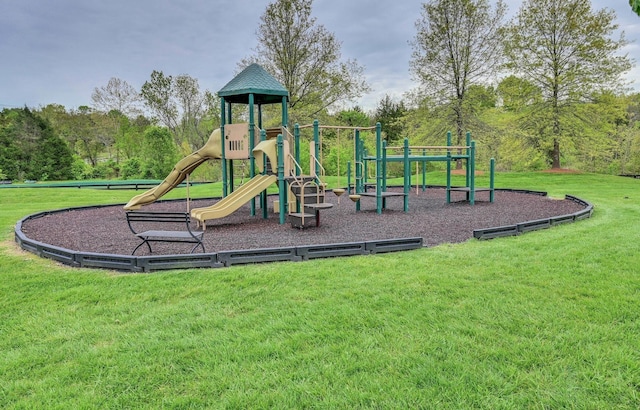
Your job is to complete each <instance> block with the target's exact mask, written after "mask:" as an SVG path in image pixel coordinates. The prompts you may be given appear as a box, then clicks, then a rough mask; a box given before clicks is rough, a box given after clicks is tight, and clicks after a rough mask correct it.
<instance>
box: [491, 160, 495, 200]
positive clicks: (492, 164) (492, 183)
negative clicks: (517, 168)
mask: <svg viewBox="0 0 640 410" xmlns="http://www.w3.org/2000/svg"><path fill="white" fill-rule="evenodd" d="M495 172H496V159H495V158H491V161H490V162H489V189H490V191H489V202H493V199H494V197H493V191H494V182H495Z"/></svg>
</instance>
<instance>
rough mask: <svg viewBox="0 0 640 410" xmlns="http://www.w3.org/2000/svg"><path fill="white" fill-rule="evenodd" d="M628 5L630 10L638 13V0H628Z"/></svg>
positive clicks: (639, 3)
mask: <svg viewBox="0 0 640 410" xmlns="http://www.w3.org/2000/svg"><path fill="white" fill-rule="evenodd" d="M629 5H630V6H631V10H633V11H634V12H635V13H636V14H638V15H640V0H629Z"/></svg>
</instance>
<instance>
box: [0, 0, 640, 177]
mask: <svg viewBox="0 0 640 410" xmlns="http://www.w3.org/2000/svg"><path fill="white" fill-rule="evenodd" d="M312 6H313V0H275V1H273V2H272V3H270V4H269V5H268V6H267V7H266V9H265V12H264V14H263V15H262V17H261V22H260V25H259V26H258V28H257V31H256V39H257V43H258V45H257V47H256V48H255V49H254V50H253V55H250V56H248V57H246V58H244V59H242V60H241V61H240V62H239V63H238V65H237V69H238V71H240V70H241V69H243V68H244V67H246V66H248V65H249V64H251V63H254V62H257V63H259V64H261V65H262V66H263V67H264V68H265V69H266V70H267V71H268V72H270V73H271V74H272V75H273V76H274V77H275V78H276V79H278V80H279V81H280V82H281V83H282V84H283V85H284V86H285V87H286V88H287V89H288V90H289V92H290V101H289V114H290V115H289V117H290V121H291V124H288V125H289V126H292V124H294V123H300V124H307V123H310V122H311V121H313V119H319V120H320V121H321V122H322V123H323V124H332V125H351V126H369V125H373V124H375V123H376V122H380V123H381V124H382V129H383V132H384V135H385V138H386V139H387V140H388V142H389V143H390V144H393V143H395V142H398V141H400V140H402V139H403V138H409V140H410V143H411V144H413V145H442V143H443V142H444V138H445V134H446V132H447V131H449V130H451V131H452V132H453V134H454V135H455V136H456V137H457V139H458V143H461V142H462V140H463V136H464V134H465V133H466V132H467V131H471V132H472V133H473V135H474V139H476V140H477V141H478V147H479V151H478V154H479V156H480V160H481V161H480V164H479V166H482V160H484V159H487V160H488V158H489V157H495V158H496V159H497V163H498V167H499V169H501V170H514V171H521V170H540V169H546V168H549V167H552V168H560V167H570V168H576V169H580V170H584V171H589V172H602V173H615V174H640V126H639V124H640V123H639V122H638V121H639V118H638V115H639V113H640V95H639V94H637V93H629V90H627V89H626V88H625V87H626V86H627V84H626V83H625V81H624V80H623V74H624V73H625V72H627V71H629V70H630V69H631V68H632V62H631V61H630V59H629V58H628V57H627V56H625V55H623V54H621V52H622V49H623V47H624V46H625V45H627V44H628V42H627V41H626V39H625V38H624V34H620V35H618V36H617V37H616V31H617V29H618V26H617V24H616V16H615V14H614V13H613V11H611V10H609V9H602V10H594V9H592V6H591V3H590V1H584V0H525V1H524V2H523V3H522V5H521V7H520V8H519V10H518V11H517V13H516V14H515V16H514V17H513V18H512V19H511V20H510V21H505V15H506V11H507V8H506V5H505V4H504V3H503V1H502V0H498V1H496V2H495V3H494V4H491V3H490V2H489V0H430V1H427V2H425V3H423V4H422V7H421V10H420V15H419V18H418V19H417V21H416V33H415V36H414V37H413V39H411V41H410V45H411V47H412V49H413V54H412V56H411V60H410V62H409V63H410V67H411V75H412V77H413V78H414V80H415V82H416V84H417V86H416V88H415V89H413V90H411V91H410V92H407V93H406V94H405V95H403V96H402V97H401V98H392V97H390V96H388V95H385V96H384V97H383V98H381V99H380V101H377V104H376V108H375V109H374V110H372V111H370V112H365V111H364V110H363V109H362V108H360V107H358V106H354V105H353V101H355V100H356V99H357V98H359V97H360V96H362V95H364V94H366V93H367V92H369V91H370V90H371V85H370V84H368V83H367V81H366V80H365V77H364V72H365V71H364V68H363V67H362V66H361V65H359V63H358V62H357V61H355V60H347V61H344V60H342V58H341V53H340V42H339V41H338V40H337V39H336V37H335V35H334V34H333V33H331V32H329V31H328V30H326V28H325V27H324V26H323V25H322V24H320V23H319V22H318V21H317V20H316V19H315V18H314V17H313V14H312V11H313V7H312ZM91 101H92V104H91V105H90V106H89V105H88V106H81V107H79V108H77V109H69V110H68V109H66V108H65V107H63V106H60V105H55V104H51V105H47V106H44V107H39V108H27V107H25V108H23V109H5V110H3V111H2V112H0V142H1V143H2V145H1V146H0V179H12V180H23V179H34V180H54V179H55V180H60V179H87V178H124V179H131V178H164V176H166V174H167V173H168V172H170V171H171V169H172V166H173V164H174V163H175V161H176V160H177V159H179V158H180V157H181V156H185V155H188V154H189V153H191V152H193V151H194V150H196V149H198V148H199V147H201V146H202V145H203V144H204V143H205V142H206V140H207V138H208V136H209V134H210V133H211V131H212V130H214V129H215V128H217V127H219V125H220V102H219V99H218V98H217V96H216V95H215V94H214V93H212V92H211V91H209V90H206V89H204V90H203V89H201V87H200V85H199V83H198V80H197V79H195V78H192V77H190V76H189V75H186V74H181V75H176V76H173V75H168V74H165V73H163V72H162V71H153V72H152V73H151V74H150V78H149V79H148V80H147V81H146V82H145V83H144V84H143V85H142V87H141V88H140V89H139V90H137V89H135V88H134V87H132V86H131V85H129V84H128V83H127V82H126V81H125V80H122V79H118V78H112V79H111V80H109V82H108V84H106V85H104V86H101V87H96V88H95V89H94V91H93V93H92V95H91ZM347 107H348V108H347ZM279 109H280V108H279V107H265V109H264V110H263V119H264V123H265V126H270V125H278V121H279V118H280V113H279ZM233 115H234V117H236V118H234V121H236V122H241V121H246V118H247V117H248V113H247V112H243V111H242V110H234V111H233ZM336 137H337V136H336V135H335V133H332V132H327V133H326V134H325V135H324V138H325V140H324V141H325V142H324V148H323V149H324V155H325V157H326V158H327V159H333V158H342V159H341V161H346V158H348V157H349V154H348V153H349V149H350V148H349V139H348V138H342V141H339V138H336ZM341 150H342V152H343V154H342V155H340V152H341ZM219 167H220V164H217V163H215V162H211V163H210V164H209V165H208V166H206V167H202V169H199V170H198V171H196V172H197V174H196V177H198V178H202V179H207V180H216V179H217V178H219ZM345 168H346V167H343V166H341V167H340V169H341V170H342V172H344V169H345ZM327 172H337V166H334V165H333V164H327Z"/></svg>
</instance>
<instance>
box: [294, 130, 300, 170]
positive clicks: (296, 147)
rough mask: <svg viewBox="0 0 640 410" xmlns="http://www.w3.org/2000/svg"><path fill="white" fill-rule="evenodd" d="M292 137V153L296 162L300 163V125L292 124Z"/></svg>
mask: <svg viewBox="0 0 640 410" xmlns="http://www.w3.org/2000/svg"><path fill="white" fill-rule="evenodd" d="M293 137H294V148H293V155H294V158H295V159H296V162H297V163H298V164H299V163H300V125H299V124H298V123H295V125H294V126H293Z"/></svg>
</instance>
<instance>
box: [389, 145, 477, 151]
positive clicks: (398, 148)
mask: <svg viewBox="0 0 640 410" xmlns="http://www.w3.org/2000/svg"><path fill="white" fill-rule="evenodd" d="M469 148H471V146H465V145H422V146H421V145H415V146H413V145H410V146H409V149H432V150H436V149H442V150H452V149H469ZM387 149H388V150H403V149H404V147H403V146H398V147H387Z"/></svg>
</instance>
